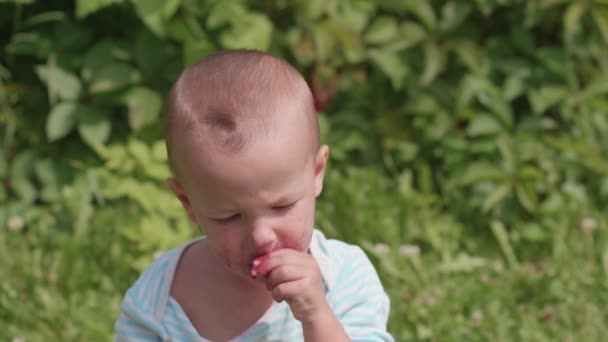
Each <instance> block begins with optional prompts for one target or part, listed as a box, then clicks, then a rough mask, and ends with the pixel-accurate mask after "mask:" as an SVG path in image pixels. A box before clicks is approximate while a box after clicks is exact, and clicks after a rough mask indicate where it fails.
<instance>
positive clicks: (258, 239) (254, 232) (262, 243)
mask: <svg viewBox="0 0 608 342" xmlns="http://www.w3.org/2000/svg"><path fill="white" fill-rule="evenodd" d="M251 242H252V244H253V248H254V253H255V255H256V256H257V255H264V254H267V253H270V252H272V251H273V250H274V248H275V247H276V244H277V235H276V233H275V230H274V228H273V227H272V225H271V224H270V222H268V221H267V220H263V219H258V220H255V221H253V222H252V224H251Z"/></svg>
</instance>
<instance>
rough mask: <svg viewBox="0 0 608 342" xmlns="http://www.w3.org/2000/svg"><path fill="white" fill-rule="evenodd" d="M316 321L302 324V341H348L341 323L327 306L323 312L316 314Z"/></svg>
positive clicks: (348, 338)
mask: <svg viewBox="0 0 608 342" xmlns="http://www.w3.org/2000/svg"><path fill="white" fill-rule="evenodd" d="M316 317H317V318H318V319H317V320H315V321H311V322H302V330H303V333H304V341H306V342H316V341H319V342H321V341H336V342H340V341H350V340H351V339H350V337H348V335H347V334H346V331H345V330H344V327H342V323H340V321H339V320H338V318H337V317H336V315H335V314H334V313H333V311H331V307H330V306H329V304H328V305H327V308H326V309H325V310H324V312H321V313H319V314H317V316H316Z"/></svg>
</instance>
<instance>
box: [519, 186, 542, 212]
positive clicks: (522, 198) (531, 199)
mask: <svg viewBox="0 0 608 342" xmlns="http://www.w3.org/2000/svg"><path fill="white" fill-rule="evenodd" d="M515 192H516V194H517V199H519V203H520V204H521V205H522V206H523V207H524V208H526V210H527V211H528V212H531V213H533V212H535V211H536V208H537V207H538V196H537V195H536V192H534V190H533V189H531V187H530V186H529V185H527V183H522V184H518V185H517V186H516V187H515Z"/></svg>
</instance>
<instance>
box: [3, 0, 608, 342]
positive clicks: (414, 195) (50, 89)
mask: <svg viewBox="0 0 608 342" xmlns="http://www.w3.org/2000/svg"><path fill="white" fill-rule="evenodd" d="M0 42H1V50H0V228H1V229H0V279H1V280H0V340H2V341H15V342H17V341H20V342H23V341H107V340H110V339H111V338H112V336H113V332H112V329H113V323H114V320H115V319H116V317H117V314H118V310H119V304H120V301H121V298H122V295H123V293H124V292H125V291H126V289H127V288H128V286H129V285H130V284H131V283H132V282H133V281H134V280H135V279H136V278H137V276H138V275H139V272H140V271H141V270H143V269H144V268H145V267H146V266H147V265H148V264H149V263H150V262H151V261H152V260H153V258H154V257H155V256H156V255H158V254H159V253H161V252H163V251H166V250H167V249H169V248H171V247H174V246H177V245H179V244H181V243H182V242H184V241H185V240H187V239H189V238H192V237H194V236H196V235H197V234H198V231H197V229H196V228H195V227H193V226H191V225H190V224H189V223H188V221H187V218H186V216H185V215H184V213H183V212H182V209H181V207H180V205H179V203H178V201H177V200H175V199H174V197H173V196H172V195H171V194H170V193H169V192H168V189H167V187H166V186H165V185H164V180H165V178H166V177H167V176H168V175H169V173H168V170H167V160H166V152H165V147H164V144H163V142H162V134H161V127H160V122H159V115H160V111H161V109H162V105H163V101H164V96H165V94H166V92H167V90H168V87H169V86H170V84H171V82H172V81H174V80H175V79H176V77H177V75H178V74H179V73H180V72H181V70H182V69H183V68H184V67H186V66H187V65H189V64H190V63H192V62H193V61H195V60H198V59H199V58H201V57H202V56H205V55H206V54H209V53H211V52H214V51H217V50H220V49H225V48H242V47H249V48H257V49H262V50H266V51H270V52H272V53H275V54H277V55H279V56H282V57H283V58H285V59H287V60H288V61H289V62H291V63H292V64H293V65H294V66H296V67H297V68H298V69H299V70H300V71H301V72H302V74H303V75H304V76H305V77H306V78H307V80H308V81H309V82H310V84H311V87H312V88H313V92H314V94H315V97H316V105H317V108H318V110H319V111H320V114H319V117H320V120H321V124H322V138H323V141H324V142H325V143H327V144H329V145H330V146H331V149H332V150H331V152H332V154H331V161H330V165H329V171H328V175H327V183H326V188H325V190H324V193H323V195H322V196H321V198H320V200H319V204H318V216H317V225H318V226H319V227H320V228H321V229H322V230H323V231H325V232H326V233H327V234H328V235H329V236H331V237H336V238H340V239H343V240H345V241H348V242H351V243H357V244H360V245H361V246H362V247H363V248H364V249H365V250H366V252H367V253H368V254H369V255H370V257H371V258H372V260H373V262H374V263H375V264H376V265H377V267H378V271H379V273H380V276H381V278H382V280H383V283H384V285H385V288H386V290H387V292H388V293H389V295H390V297H391V301H392V308H391V317H390V321H389V330H390V331H391V333H392V334H394V336H395V338H396V339H397V340H398V341H409V340H411V341H422V340H427V341H602V340H604V341H605V340H606V338H607V336H608V310H607V309H606V308H607V307H608V238H607V232H606V229H607V225H608V216H607V215H606V213H607V210H608V96H607V94H608V57H607V56H608V1H607V0H596V1H590V0H585V1H582V0H581V1H576V0H574V1H568V0H530V1H522V0H475V1H467V0H444V1H438V0H431V1H429V0H416V1H414V0H410V1H408V0H402V1H394V0H390V1H389V0H378V1H362V0H359V1H356V0H353V1H346V0H344V1H338V0H310V1H303V0H300V1H287V0H282V1H281V0H276V1H272V0H266V1H245V0H234V1H211V0H210V1H194V0H166V1H164V0H77V1H75V2H74V1H35V0H2V1H0Z"/></svg>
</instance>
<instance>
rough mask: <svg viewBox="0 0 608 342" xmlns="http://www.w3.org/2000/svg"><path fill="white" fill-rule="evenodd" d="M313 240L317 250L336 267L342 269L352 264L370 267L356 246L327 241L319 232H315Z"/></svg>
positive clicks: (362, 252)
mask: <svg viewBox="0 0 608 342" xmlns="http://www.w3.org/2000/svg"><path fill="white" fill-rule="evenodd" d="M314 239H315V243H314V244H316V245H317V246H318V250H319V251H320V252H322V253H323V254H324V255H326V256H327V258H328V259H329V260H330V261H331V262H332V263H333V264H334V265H336V266H339V267H342V266H345V265H346V264H353V262H355V263H357V264H359V263H363V264H368V266H371V263H370V262H369V258H368V257H367V255H366V254H365V252H364V251H363V249H361V247H359V246H357V245H353V244H350V243H346V242H344V241H340V240H335V239H328V238H326V237H325V235H324V234H323V233H322V232H320V231H319V230H315V233H314ZM372 267H373V266H372Z"/></svg>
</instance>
